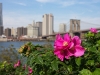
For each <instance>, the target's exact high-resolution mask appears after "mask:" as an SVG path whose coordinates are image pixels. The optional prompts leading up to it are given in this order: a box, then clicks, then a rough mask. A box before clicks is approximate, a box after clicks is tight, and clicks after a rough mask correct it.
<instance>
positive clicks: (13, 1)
mask: <svg viewBox="0 0 100 75" xmlns="http://www.w3.org/2000/svg"><path fill="white" fill-rule="evenodd" d="M0 3H2V4H3V8H2V10H3V25H4V27H5V28H6V27H14V28H16V27H19V26H20V27H21V26H24V27H25V26H27V25H28V24H32V22H33V20H35V22H37V21H42V16H43V15H44V14H49V13H52V14H53V15H54V31H58V30H59V24H60V23H66V24H67V28H69V24H70V23H69V22H70V19H79V20H81V29H88V28H91V27H100V0H0Z"/></svg>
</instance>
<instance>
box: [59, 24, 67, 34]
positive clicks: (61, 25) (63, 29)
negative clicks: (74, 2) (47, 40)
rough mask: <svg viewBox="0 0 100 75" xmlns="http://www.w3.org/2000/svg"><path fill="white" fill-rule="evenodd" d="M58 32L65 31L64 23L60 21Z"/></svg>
mask: <svg viewBox="0 0 100 75" xmlns="http://www.w3.org/2000/svg"><path fill="white" fill-rule="evenodd" d="M59 32H60V33H64V32H66V24H64V23H61V24H60V25H59Z"/></svg>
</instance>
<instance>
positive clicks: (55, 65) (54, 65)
mask: <svg viewBox="0 0 100 75" xmlns="http://www.w3.org/2000/svg"><path fill="white" fill-rule="evenodd" d="M51 66H52V69H53V70H58V62H57V61H56V60H54V61H52V62H51Z"/></svg>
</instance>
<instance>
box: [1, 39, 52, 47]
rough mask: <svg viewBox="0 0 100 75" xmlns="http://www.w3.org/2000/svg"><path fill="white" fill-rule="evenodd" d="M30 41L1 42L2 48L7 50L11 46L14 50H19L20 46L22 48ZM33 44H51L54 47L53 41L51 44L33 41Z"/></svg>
mask: <svg viewBox="0 0 100 75" xmlns="http://www.w3.org/2000/svg"><path fill="white" fill-rule="evenodd" d="M27 42H28V41H9V42H0V47H2V46H3V47H5V48H8V47H9V46H11V45H13V47H14V48H19V47H20V46H22V45H23V44H25V43H27ZM32 43H33V44H34V45H37V44H39V45H43V44H46V43H50V44H52V45H53V43H54V42H53V41H51V42H47V41H32Z"/></svg>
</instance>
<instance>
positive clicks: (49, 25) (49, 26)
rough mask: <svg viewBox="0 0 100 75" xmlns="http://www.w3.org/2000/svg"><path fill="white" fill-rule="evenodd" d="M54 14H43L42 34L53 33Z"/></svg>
mask: <svg viewBox="0 0 100 75" xmlns="http://www.w3.org/2000/svg"><path fill="white" fill-rule="evenodd" d="M53 24H54V16H53V15H52V14H45V15H43V24H42V35H50V34H52V33H53Z"/></svg>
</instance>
